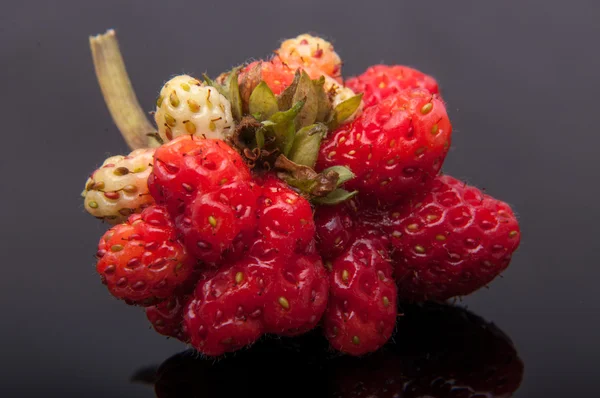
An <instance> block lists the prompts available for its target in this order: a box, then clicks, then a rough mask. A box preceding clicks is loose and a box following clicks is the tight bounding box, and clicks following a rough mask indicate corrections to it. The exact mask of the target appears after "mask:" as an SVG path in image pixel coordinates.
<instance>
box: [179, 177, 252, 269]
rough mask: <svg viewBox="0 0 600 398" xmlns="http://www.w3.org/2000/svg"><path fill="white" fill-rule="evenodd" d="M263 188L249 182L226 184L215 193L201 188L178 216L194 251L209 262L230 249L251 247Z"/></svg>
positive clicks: (185, 236) (239, 249)
mask: <svg viewBox="0 0 600 398" xmlns="http://www.w3.org/2000/svg"><path fill="white" fill-rule="evenodd" d="M261 191H262V190H261V188H260V187H258V186H257V185H256V184H255V183H253V182H248V181H236V182H233V183H230V184H226V185H222V186H220V187H218V188H217V189H216V190H215V191H212V192H211V191H208V192H203V191H198V192H197V194H196V197H195V198H194V199H193V200H192V201H191V202H190V204H189V205H188V206H187V207H186V208H185V213H184V215H183V216H181V217H179V218H178V227H179V230H180V231H181V232H182V234H183V241H184V242H185V244H186V246H187V247H188V248H189V250H190V252H191V253H192V254H193V255H194V256H195V257H196V258H197V259H199V260H201V261H203V262H205V263H218V262H219V261H220V260H221V259H222V257H223V255H224V254H226V252H227V251H229V252H231V251H236V253H240V252H243V251H244V250H245V249H247V248H248V247H249V246H250V245H251V244H252V242H253V241H254V240H255V239H256V237H255V235H256V228H257V223H258V218H257V201H258V198H259V195H260V193H261ZM229 259H230V260H231V259H232V258H231V257H230V258H229Z"/></svg>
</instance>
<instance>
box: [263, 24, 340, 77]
mask: <svg viewBox="0 0 600 398" xmlns="http://www.w3.org/2000/svg"><path fill="white" fill-rule="evenodd" d="M275 53H276V54H277V55H278V56H279V58H280V59H281V61H283V62H285V63H286V64H288V65H290V66H292V67H302V68H304V70H306V73H308V74H309V75H310V77H311V78H313V79H317V78H319V77H320V76H321V75H325V76H331V77H333V78H335V79H337V80H339V78H340V76H341V73H342V60H341V59H340V56H339V55H338V54H337V53H336V52H335V50H334V49H333V44H331V43H330V42H328V41H327V40H324V39H322V38H320V37H315V36H311V35H309V34H302V35H300V36H298V37H296V38H293V39H288V40H285V41H284V42H283V43H281V47H279V49H278V50H277V51H275Z"/></svg>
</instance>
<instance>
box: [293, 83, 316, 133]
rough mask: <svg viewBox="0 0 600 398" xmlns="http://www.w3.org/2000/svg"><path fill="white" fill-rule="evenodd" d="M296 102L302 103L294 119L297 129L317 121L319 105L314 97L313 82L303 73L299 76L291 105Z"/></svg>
mask: <svg viewBox="0 0 600 398" xmlns="http://www.w3.org/2000/svg"><path fill="white" fill-rule="evenodd" d="M298 101H304V106H303V107H302V110H301V111H300V113H299V114H298V116H297V117H296V125H297V126H298V128H301V127H304V126H309V125H311V124H313V123H314V122H315V120H316V119H317V112H318V107H319V104H318V101H317V98H316V96H315V90H314V86H313V82H312V80H311V79H310V76H308V74H307V73H306V72H304V71H302V73H301V74H300V80H299V81H298V86H297V87H296V91H295V92H294V96H293V97H292V103H293V104H295V103H297V102H298Z"/></svg>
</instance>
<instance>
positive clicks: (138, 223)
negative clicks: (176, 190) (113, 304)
mask: <svg viewBox="0 0 600 398" xmlns="http://www.w3.org/2000/svg"><path fill="white" fill-rule="evenodd" d="M97 256H98V259H99V260H98V264H97V265H96V271H98V273H99V274H100V276H101V278H102V280H103V282H104V283H105V284H106V285H107V287H108V290H109V291H110V293H111V294H112V295H113V296H115V297H117V298H119V299H122V300H126V301H127V302H128V303H131V304H140V305H145V306H147V305H152V304H154V303H156V302H158V301H161V300H162V299H165V298H168V297H169V296H171V294H173V292H174V291H175V289H176V288H177V287H179V286H181V285H183V284H185V283H186V282H187V281H188V280H189V279H190V278H192V277H193V269H194V264H195V261H194V259H193V258H192V257H191V256H189V255H188V254H187V252H186V250H185V248H184V247H183V245H181V244H180V243H179V242H177V240H176V234H175V229H174V226H173V224H172V222H171V220H170V219H169V216H168V214H167V211H166V209H164V208H163V207H160V206H151V207H148V208H147V209H145V210H144V211H143V212H142V213H141V214H134V215H132V216H131V217H129V219H128V220H127V222H126V223H124V224H118V225H116V226H114V227H113V228H111V229H110V230H108V232H106V234H104V236H103V237H102V239H100V243H99V244H98V253H97Z"/></svg>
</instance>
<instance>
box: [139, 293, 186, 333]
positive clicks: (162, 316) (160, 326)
mask: <svg viewBox="0 0 600 398" xmlns="http://www.w3.org/2000/svg"><path fill="white" fill-rule="evenodd" d="M188 300H189V296H188V295H174V296H171V297H169V298H168V299H166V300H165V301H161V302H160V303H158V304H156V305H153V306H150V307H146V308H145V310H146V317H147V318H148V320H149V321H150V323H151V324H152V327H153V328H154V330H156V332H157V333H160V334H162V335H164V336H169V337H174V338H176V339H177V340H180V341H183V342H187V341H188V339H189V337H188V336H187V334H186V333H185V331H184V330H183V327H182V326H183V325H182V323H183V309H184V308H185V304H187V301H188Z"/></svg>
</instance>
